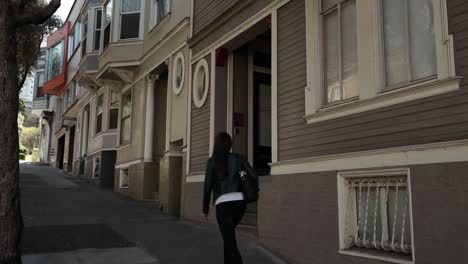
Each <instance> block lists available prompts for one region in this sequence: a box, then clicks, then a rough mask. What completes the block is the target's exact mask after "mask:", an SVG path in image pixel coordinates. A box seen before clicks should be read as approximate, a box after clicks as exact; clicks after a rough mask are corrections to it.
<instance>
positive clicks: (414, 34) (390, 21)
mask: <svg viewBox="0 0 468 264" xmlns="http://www.w3.org/2000/svg"><path fill="white" fill-rule="evenodd" d="M305 3H306V33H307V36H306V42H307V87H305V101H306V102H305V117H306V120H307V123H308V124H312V123H317V122H322V121H326V120H330V119H334V118H339V117H344V116H349V115H353V114H357V113H361V112H366V111H370V110H375V109H379V108H382V107H387V106H392V105H396V104H400V103H404V102H408V101H412V100H418V99H422V98H426V97H429V96H434V95H438V94H442V93H447V92H451V91H455V90H458V89H459V88H460V78H458V77H456V75H455V64H454V55H453V38H452V36H451V35H449V34H448V22H447V15H446V12H447V11H446V5H447V4H446V0H359V1H357V0H321V1H306V2H305Z"/></svg>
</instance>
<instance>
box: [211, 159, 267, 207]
mask: <svg viewBox="0 0 468 264" xmlns="http://www.w3.org/2000/svg"><path fill="white" fill-rule="evenodd" d="M228 159H229V160H228V175H227V176H226V177H225V178H224V179H223V180H220V179H218V178H217V177H216V176H215V173H214V171H213V169H214V159H213V158H210V159H208V162H207V164H206V174H205V186H204V191H203V213H205V214H208V212H209V209H210V198H211V193H212V192H213V203H214V202H215V201H216V199H218V197H219V196H221V195H223V194H226V193H232V192H240V191H241V181H240V175H239V172H240V171H245V172H247V174H248V175H249V177H250V178H251V179H252V180H253V181H255V182H256V184H257V186H258V177H257V173H256V172H255V170H254V169H253V168H252V167H251V166H250V164H249V162H248V161H247V160H246V159H245V158H244V157H243V156H241V155H239V154H236V153H231V154H229V158H228Z"/></svg>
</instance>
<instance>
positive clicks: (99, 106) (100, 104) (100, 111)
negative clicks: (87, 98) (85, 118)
mask: <svg viewBox="0 0 468 264" xmlns="http://www.w3.org/2000/svg"><path fill="white" fill-rule="evenodd" d="M103 100H104V98H103V96H102V95H100V96H99V97H98V100H97V106H96V111H97V112H98V113H102V103H103Z"/></svg>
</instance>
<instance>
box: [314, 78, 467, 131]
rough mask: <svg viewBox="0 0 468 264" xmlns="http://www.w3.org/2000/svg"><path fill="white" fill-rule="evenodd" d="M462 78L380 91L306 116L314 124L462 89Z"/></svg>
mask: <svg viewBox="0 0 468 264" xmlns="http://www.w3.org/2000/svg"><path fill="white" fill-rule="evenodd" d="M461 80H462V78H461V77H455V78H450V79H446V80H442V81H433V80H431V81H428V82H424V83H420V84H415V85H413V86H411V87H405V88H402V89H399V90H390V91H388V92H385V93H380V94H379V95H377V96H376V97H374V98H370V99H366V100H359V101H354V102H351V103H349V104H339V105H336V106H332V107H328V108H323V109H321V110H319V111H318V112H317V113H315V114H312V115H308V116H306V117H305V118H306V119H307V123H308V124H314V123H318V122H322V121H326V120H331V119H335V118H339V117H345V116H349V115H353V114H358V113H362V112H367V111H371V110H376V109H379V108H383V107H387V106H392V105H397V104H401V103H405V102H410V101H414V100H418V99H423V98H427V97H430V96H435V95H440V94H444V93H449V92H453V91H457V90H459V89H460V82H461ZM306 90H307V89H306Z"/></svg>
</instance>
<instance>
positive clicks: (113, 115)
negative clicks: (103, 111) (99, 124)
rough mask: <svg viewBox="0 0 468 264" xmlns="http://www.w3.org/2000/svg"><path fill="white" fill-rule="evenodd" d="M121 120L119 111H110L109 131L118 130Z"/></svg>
mask: <svg viewBox="0 0 468 264" xmlns="http://www.w3.org/2000/svg"><path fill="white" fill-rule="evenodd" d="M118 120H119V109H118V108H114V109H110V111H109V129H116V128H117V123H118Z"/></svg>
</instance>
